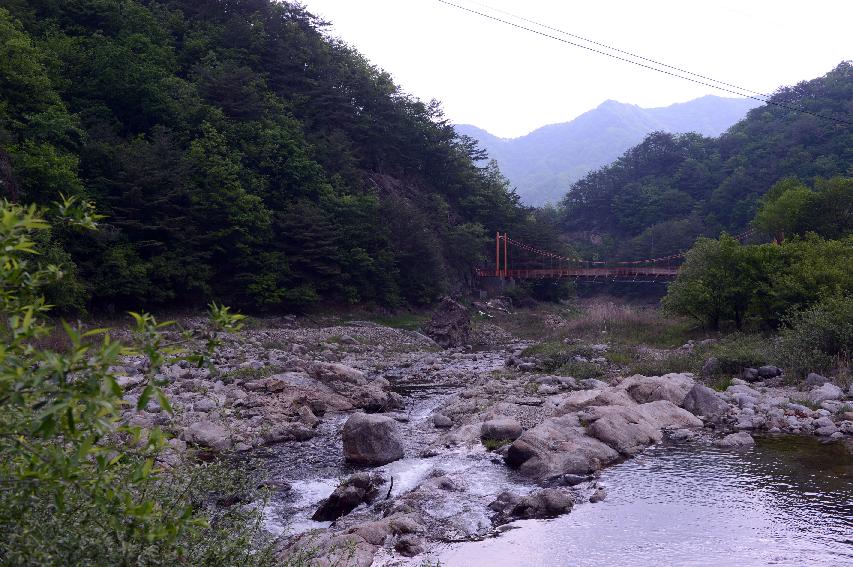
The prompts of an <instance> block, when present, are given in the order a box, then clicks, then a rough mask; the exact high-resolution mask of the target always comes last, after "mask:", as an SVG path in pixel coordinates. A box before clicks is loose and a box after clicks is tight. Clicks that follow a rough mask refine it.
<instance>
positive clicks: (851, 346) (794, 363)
mask: <svg viewBox="0 0 853 567" xmlns="http://www.w3.org/2000/svg"><path fill="white" fill-rule="evenodd" d="M777 352H778V358H779V361H780V363H781V364H782V366H783V367H784V368H785V369H786V370H787V371H788V372H789V373H791V374H793V375H794V376H796V377H799V378H802V377H803V376H805V375H806V374H808V373H809V372H831V371H833V370H836V369H838V368H842V367H846V361H848V360H849V358H850V356H851V354H853V296H850V295H847V296H838V297H832V298H829V299H826V300H824V301H821V302H819V303H817V304H815V305H813V306H811V307H809V308H807V309H803V310H799V311H795V312H793V313H792V314H791V315H790V316H788V317H787V318H786V319H785V322H784V327H783V328H782V331H781V340H780V342H779V345H778V348H777Z"/></svg>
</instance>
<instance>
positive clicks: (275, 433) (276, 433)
mask: <svg viewBox="0 0 853 567" xmlns="http://www.w3.org/2000/svg"><path fill="white" fill-rule="evenodd" d="M316 434H317V433H316V432H315V431H314V430H313V429H310V428H308V427H305V426H304V425H302V424H301V423H290V422H288V423H282V424H279V425H276V426H274V427H272V428H271V429H269V430H268V431H265V432H264V433H263V434H262V435H261V438H262V439H263V440H264V443H267V444H270V445H271V444H273V443H284V442H285V441H308V440H309V439H312V438H313V437H314V436H315V435H316Z"/></svg>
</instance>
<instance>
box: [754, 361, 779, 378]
mask: <svg viewBox="0 0 853 567" xmlns="http://www.w3.org/2000/svg"><path fill="white" fill-rule="evenodd" d="M781 375H782V369H781V368H779V367H778V366H773V365H769V364H768V365H766V366H761V367H759V369H758V376H759V377H760V378H762V379H767V378H775V377H777V376H781Z"/></svg>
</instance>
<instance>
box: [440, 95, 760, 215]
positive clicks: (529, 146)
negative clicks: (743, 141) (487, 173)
mask: <svg viewBox="0 0 853 567" xmlns="http://www.w3.org/2000/svg"><path fill="white" fill-rule="evenodd" d="M758 105H759V102H758V101H755V100H752V99H740V98H722V97H718V96H711V95H709V96H703V97H702V98H697V99H696V100H691V101H689V102H684V103H679V104H673V105H671V106H667V107H664V108H640V107H639V106H637V105H634V104H625V103H622V102H617V101H615V100H608V101H605V102H603V103H602V104H601V105H600V106H599V107H598V108H596V109H594V110H590V111H589V112H586V113H584V114H581V115H580V116H578V117H577V118H575V119H574V120H572V121H571V122H565V123H563V124H552V125H549V126H543V127H542V128H539V129H538V130H535V131H533V132H531V133H530V134H527V135H526V136H522V137H520V138H514V139H505V138H498V137H497V136H494V135H492V134H490V133H489V132H487V131H485V130H483V129H481V128H477V127H476V126H471V125H467V124H460V125H457V126H456V131H457V132H459V134H464V135H467V136H471V137H472V138H475V139H477V140H479V141H480V146H481V147H482V148H484V149H486V150H487V151H488V152H489V155H490V157H492V158H494V159H495V160H497V162H498V164H499V165H500V168H501V171H502V172H503V174H504V175H506V176H507V177H508V178H509V180H510V181H511V182H512V184H513V185H515V186H516V188H517V190H518V194H519V195H520V196H521V198H522V200H523V201H524V202H525V203H526V204H529V205H543V204H545V203H549V202H551V203H556V202H558V201H559V200H560V199H562V197H563V196H564V195H565V193H566V191H567V190H568V188H569V186H570V185H571V184H572V183H574V182H575V181H577V180H578V179H580V178H582V177H583V176H584V175H586V174H587V173H589V172H590V171H593V170H595V169H598V168H599V167H602V166H604V165H607V164H609V163H611V162H612V161H613V160H615V159H616V158H618V157H619V156H621V155H622V154H623V153H624V152H625V150H627V149H628V148H630V147H632V146H634V145H636V144H639V143H640V142H642V141H643V139H644V138H645V137H646V136H647V135H648V134H650V133H651V132H654V131H658V130H662V131H665V132H672V133H683V132H697V133H699V134H702V135H704V136H719V135H720V134H722V133H723V132H725V131H726V130H727V129H728V128H729V127H730V126H731V125H733V124H734V123H735V122H737V121H738V120H740V119H741V118H743V117H744V116H746V113H747V112H748V111H749V110H750V109H752V108H755V107H756V106H758Z"/></svg>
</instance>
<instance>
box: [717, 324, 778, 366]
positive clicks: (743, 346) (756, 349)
mask: <svg viewBox="0 0 853 567" xmlns="http://www.w3.org/2000/svg"><path fill="white" fill-rule="evenodd" d="M709 356H713V357H716V358H717V360H718V361H719V367H718V368H719V370H718V373H719V374H728V375H733V374H740V373H741V372H742V371H743V370H744V369H745V368H757V367H759V366H763V365H765V364H767V363H768V362H769V361H770V360H771V359H772V358H773V347H772V344H771V342H770V341H769V340H768V339H767V338H765V337H763V336H761V335H747V334H744V333H733V334H731V335H729V336H727V337H725V338H723V339H721V340H720V341H719V342H717V343H714V344H713V345H712V346H711V348H710V355H709Z"/></svg>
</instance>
